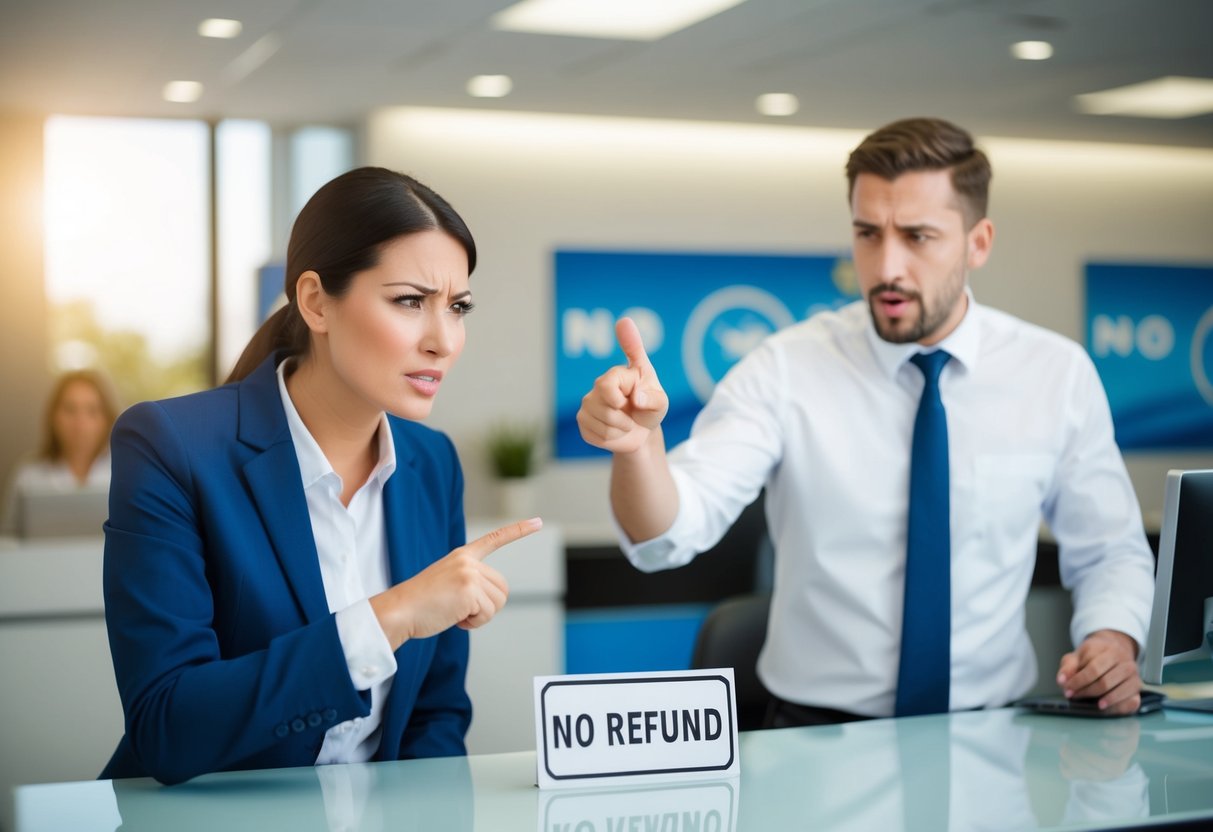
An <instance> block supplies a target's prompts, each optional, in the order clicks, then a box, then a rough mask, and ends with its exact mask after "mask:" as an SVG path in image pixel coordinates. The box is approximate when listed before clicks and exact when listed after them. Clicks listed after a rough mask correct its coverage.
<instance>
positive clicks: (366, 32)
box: [0, 0, 1213, 147]
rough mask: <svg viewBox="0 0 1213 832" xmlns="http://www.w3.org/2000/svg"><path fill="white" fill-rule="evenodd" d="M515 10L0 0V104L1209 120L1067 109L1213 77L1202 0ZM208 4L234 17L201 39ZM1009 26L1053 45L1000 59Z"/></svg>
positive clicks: (1190, 124)
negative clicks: (513, 28) (183, 94)
mask: <svg viewBox="0 0 1213 832" xmlns="http://www.w3.org/2000/svg"><path fill="white" fill-rule="evenodd" d="M512 2H513V0H256V2H242V1H241V0H106V2H97V0H0V110H6V111H17V112H37V113H74V114H120V115H142V116H163V115H182V116H190V117H213V118H225V117H253V118H261V119H267V120H271V121H274V122H280V123H286V124H295V123H308V122H317V121H320V122H339V123H354V122H357V121H359V120H361V119H362V117H364V116H365V115H366V114H367V113H368V112H369V111H371V110H372V109H374V108H377V107H381V106H390V105H415V106H432V107H462V108H479V109H506V110H524V111H537V112H560V113H593V114H606V115H623V116H640V117H660V118H675V119H699V120H712V121H728V122H751V123H760V122H778V123H787V124H799V125H813V126H822V127H846V128H856V129H865V128H871V127H875V126H878V125H879V124H882V123H884V122H886V121H889V120H891V119H893V118H897V117H902V116H907V115H921V114H932V115H941V116H945V117H948V118H952V119H954V120H956V121H958V122H960V123H962V124H964V125H966V126H968V127H970V128H971V129H972V130H974V131H975V132H977V133H978V134H982V135H999V136H1023V137H1035V138H1053V139H1085V140H1095V141H1116V142H1140V143H1149V144H1165V145H1182V146H1197V147H1213V115H1203V116H1196V117H1190V118H1185V119H1171V120H1163V119H1145V118H1131V117H1124V116H1090V115H1084V114H1081V113H1078V112H1076V111H1075V110H1074V109H1073V106H1072V103H1071V101H1072V96H1074V95H1075V94H1078V93H1087V92H1094V91H1098V90H1103V89H1107V88H1110V87H1116V86H1122V85H1126V84H1131V83H1136V82H1140V81H1146V80H1150V79H1154V78H1158V77H1161V76H1165V75H1182V76H1195V77H1203V78H1213V0H748V2H745V3H742V4H741V5H739V6H736V7H734V8H732V9H730V10H727V11H725V12H723V13H721V14H719V15H717V16H715V17H712V18H709V19H707V20H705V21H703V22H701V23H699V24H696V25H694V26H691V27H690V28H687V29H684V30H683V31H680V32H676V33H674V34H672V35H669V36H668V37H666V38H664V39H661V40H658V41H654V42H649V43H642V42H629V41H619V40H598V39H591V38H581V37H561V36H548V35H529V34H518V33H514V32H504V31H498V30H495V29H494V28H492V26H491V25H490V22H489V19H490V17H491V16H492V15H493V14H494V13H495V12H497V11H499V10H500V9H502V8H505V7H507V6H509V5H511V3H512ZM653 2H661V0H653ZM203 17H231V18H236V19H239V20H242V21H243V22H244V31H243V33H242V34H241V35H240V36H239V37H238V38H236V39H234V40H213V39H205V38H201V37H199V36H198V35H197V33H196V29H197V25H198V22H199V21H200V20H201V19H202V18H203ZM1019 40H1048V41H1050V42H1052V43H1053V45H1054V48H1055V50H1056V51H1055V55H1054V57H1053V58H1052V59H1051V60H1047V61H1040V62H1031V61H1018V60H1015V59H1013V58H1012V57H1011V56H1010V54H1009V51H1008V49H1009V46H1010V44H1011V43H1013V42H1015V41H1019ZM275 45H276V47H277V48H276V49H275V48H272V47H273V46H275ZM259 50H260V54H258V53H259ZM267 53H268V57H266V54H267ZM258 57H264V60H263V62H261V63H260V64H259V65H258V62H257V60H256V58H258ZM480 73H504V74H508V75H510V76H511V77H512V78H513V81H514V91H513V92H512V93H511V94H510V95H509V96H508V97H506V98H502V99H474V98H471V97H469V96H468V95H467V93H466V92H465V84H466V82H467V80H468V78H469V77H470V76H472V75H474V74H480ZM181 79H188V80H195V81H200V82H202V83H203V84H204V85H205V92H204V94H203V96H202V98H201V99H200V100H199V101H198V102H196V103H194V104H170V103H167V102H165V101H163V100H162V99H161V90H162V88H163V86H164V84H165V83H166V82H168V81H171V80H181ZM766 92H790V93H794V94H795V95H796V96H798V98H799V99H800V111H799V112H798V113H796V114H795V115H793V116H791V117H789V118H781V119H773V118H770V117H765V116H761V115H759V114H758V113H757V112H756V111H755V109H754V100H755V97H756V96H758V95H759V94H761V93H766Z"/></svg>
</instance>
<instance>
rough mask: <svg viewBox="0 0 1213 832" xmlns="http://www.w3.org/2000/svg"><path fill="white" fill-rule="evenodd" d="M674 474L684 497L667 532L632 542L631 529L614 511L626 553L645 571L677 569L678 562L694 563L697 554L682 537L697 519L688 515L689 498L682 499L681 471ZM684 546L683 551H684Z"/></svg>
mask: <svg viewBox="0 0 1213 832" xmlns="http://www.w3.org/2000/svg"><path fill="white" fill-rule="evenodd" d="M671 473H672V474H673V475H674V483H675V485H676V486H679V487H678V491H679V495H680V499H679V501H678V514H677V515H676V516H675V517H674V522H673V523H671V524H670V527H669V528H668V529H666V531H665V533H664V534H661V535H658V536H657V537H654V538H651V539H649V540H641V541H638V542H635V543H634V542H632V540H631V539H630V538H629V537H628V534H627V532H625V531H624V530H623V527H622V526H620V525H619V521H618V520H617V519H616V518H615V513H614V512H611V525H612V526H614V527H615V536H616V537H617V538H618V539H619V548H620V549H621V550H622V551H623V554H624V555H625V556H626V557H627V559H628V560H629V561H631V563H632V565H633V566H635V567H636V568H637V569H639V570H640V571H642V572H657V571H659V570H661V569H673V568H674V567H676V566H683V565H685V564H687V563H690V561H691V560H692V558H694V557H695V552H694V551H693V550H690V549H685V547H683V546H681V545H680V543H679V541H681V540H684V539H685V538H686V532H687V529H688V527H690V526H691V525H692V524H693V520H692V519H691V518H690V517H689V516H688V515H689V512H688V511H687V506H686V501H685V500H684V499H681V495H682V494H684V493H685V490H684V489H683V488H682V487H681V486H680V485H679V483H678V479H679V477H678V474H679V472H678V471H672V472H671ZM680 550H681V551H680Z"/></svg>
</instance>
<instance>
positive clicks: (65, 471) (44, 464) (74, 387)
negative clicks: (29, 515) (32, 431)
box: [0, 370, 118, 533]
mask: <svg viewBox="0 0 1213 832" xmlns="http://www.w3.org/2000/svg"><path fill="white" fill-rule="evenodd" d="M117 415H118V410H117V407H116V405H115V404H114V396H113V395H112V394H111V392H110V386H109V384H108V383H107V381H106V379H105V378H104V377H103V376H102V375H101V374H100V373H98V372H96V371H95V370H74V371H72V372H69V373H64V374H63V375H62V376H60V377H59V379H58V381H56V382H55V387H54V389H53V390H52V391H51V396H50V399H49V401H48V402H47V406H46V416H45V418H44V419H43V423H42V443H41V445H40V446H39V448H38V452H37V454H36V455H35V456H34V458H33V459H31V460H30V461H29V462H26V463H24V464H23V465H21V466H19V467H18V468H17V472H16V474H15V475H14V476H13V480H12V483H11V484H10V486H9V491H8V500H7V502H6V504H5V513H4V522H3V524H2V525H0V527H2V528H3V529H4V531H5V532H6V533H11V532H14V531H19V529H17V516H16V515H17V504H18V501H19V500H20V497H21V496H22V495H24V494H32V493H45V492H64V493H67V492H72V491H77V490H80V489H89V488H100V489H104V488H105V487H106V486H108V485H109V481H110V457H109V438H110V429H111V428H112V427H113V426H114V417H115V416H117Z"/></svg>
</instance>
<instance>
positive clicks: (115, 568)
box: [101, 356, 471, 783]
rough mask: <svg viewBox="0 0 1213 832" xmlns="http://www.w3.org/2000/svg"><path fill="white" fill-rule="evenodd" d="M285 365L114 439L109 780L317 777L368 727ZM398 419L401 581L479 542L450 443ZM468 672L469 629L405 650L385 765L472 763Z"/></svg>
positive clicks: (394, 551)
mask: <svg viewBox="0 0 1213 832" xmlns="http://www.w3.org/2000/svg"><path fill="white" fill-rule="evenodd" d="M277 358H278V356H271V357H270V358H269V359H267V360H266V361H265V362H263V363H262V364H261V366H259V367H258V368H257V369H256V370H255V371H254V372H253V373H252V374H251V375H250V376H248V378H246V379H245V380H243V381H241V382H238V383H235V384H229V385H226V386H224V387H220V388H217V389H214V390H208V391H205V392H202V393H197V394H194V395H191V396H184V397H182V398H178V399H170V400H166V401H160V402H144V403H142V404H138V405H136V406H134V407H132V408H131V409H130V410H128V411H126V413H124V414H123V415H122V417H121V418H120V419H119V420H118V422H117V424H116V425H115V426H114V433H113V438H112V455H113V457H112V464H113V476H112V481H111V485H110V517H109V521H108V522H107V523H106V524H105V570H104V587H105V613H106V616H105V617H106V624H107V627H108V630H109V640H110V649H111V651H112V653H113V660H114V673H115V675H116V677H117V682H118V693H119V696H120V697H121V699H122V707H123V711H124V713H125V721H126V726H125V727H126V734H125V736H124V737H123V738H122V740H121V742H119V744H118V748H117V750H116V751H115V752H114V755H113V757H112V758H111V759H110V761H109V764H108V765H107V766H106V767H105V770H104V771H103V772H102V774H101V776H102V777H103V778H116V777H140V776H148V775H150V776H152V777H155V778H156V779H157V780H159V781H161V782H163V783H177V782H181V781H183V780H187V779H189V778H191V777H194V776H196V775H198V774H203V773H205V772H210V771H223V770H229V769H256V768H277V767H283V766H304V765H312V764H313V763H314V762H315V760H316V756H317V754H318V753H319V751H320V747H321V745H322V743H323V742H324V735H325V732H326V731H327V730H328V729H329V728H331V727H332V726H333V725H335V724H337V723H340V722H344V721H345V720H349V719H353V718H354V717H358V716H366V715H367V714H368V713H370V695H369V692H368V691H362V692H360V691H357V690H355V689H354V685H353V683H352V682H351V680H350V673H349V670H348V668H347V666H346V660H345V655H344V653H343V651H342V648H341V642H340V640H339V639H338V636H337V626H336V620H335V618H334V616H333V614H332V613H330V612H329V610H328V603H327V601H326V598H325V594H324V584H323V581H322V579H321V576H320V566H319V561H318V558H317V554H316V545H315V542H314V540H313V538H312V526H311V520H310V519H309V516H308V510H307V502H306V499H305V497H304V493H303V485H302V480H301V476H300V473H299V461H298V458H297V457H296V455H295V446H294V443H293V442H292V441H291V435H290V430H289V428H288V426H287V421H286V413H285V411H284V410H283V407H282V400H281V398H280V396H279V393H278V379H277V376H276V374H275V371H274V368H275V366H276V361H275V360H276V359H277ZM388 421H389V423H390V425H391V430H392V437H393V439H394V440H395V444H396V470H395V472H394V473H393V474H392V476H391V477H390V478H389V479H388V481H387V483H386V485H385V487H384V491H383V500H384V517H385V524H386V527H387V541H388V547H387V548H388V559H389V561H390V571H391V580H392V581H393V582H394V583H397V582H400V581H403V580H405V579H407V578H410V577H412V576H413V575H416V574H417V573H418V572H420V571H421V570H422V569H424V568H425V567H427V566H428V565H429V564H431V563H432V562H434V561H435V560H437V559H439V558H441V557H443V556H444V555H446V554H447V553H448V552H449V551H450V550H452V549H454V548H456V547H458V546H461V545H463V543H464V542H465V530H464V519H463V475H462V472H461V471H460V467H459V460H458V457H457V456H456V454H455V449H454V446H453V445H452V444H451V442H450V440H449V439H448V438H447V437H445V436H444V435H442V434H441V433H438V432H436V431H433V430H431V429H429V428H425V427H422V426H421V425H418V424H415V423H413V422H408V421H404V420H402V419H397V418H395V417H393V416H389V417H388ZM467 656H468V638H467V633H466V632H465V631H463V630H461V629H459V628H458V627H452V628H451V629H449V630H447V631H446V632H444V633H441V634H440V635H437V636H434V637H432V638H427V639H414V640H410V641H406V642H405V643H404V644H403V645H402V646H401V647H400V649H399V650H397V651H396V663H397V671H396V676H395V678H394V680H393V682H392V687H391V694H390V697H389V699H388V701H387V703H386V705H385V709H384V712H383V724H382V738H381V739H380V743H379V750H378V752H377V753H376V755H375V759H377V760H393V759H404V758H411V757H439V756H449V755H455V754H464V753H465V748H464V744H463V737H464V734H465V733H466V732H467V727H468V724H469V723H470V721H471V703H470V701H469V699H468V696H467V693H466V691H465V689H464V676H465V673H466V670H467Z"/></svg>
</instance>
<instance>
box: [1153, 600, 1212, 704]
mask: <svg viewBox="0 0 1213 832" xmlns="http://www.w3.org/2000/svg"><path fill="white" fill-rule="evenodd" d="M1210 609H1213V598H1210V599H1208V600H1206V601H1205V612H1206V613H1207V612H1208V611H1209V610H1210ZM1206 626H1207V628H1208V629H1207V631H1206V632H1205V644H1206V645H1208V647H1209V651H1210V653H1211V654H1213V621H1209V622H1207V624H1206ZM1209 661H1210V662H1213V655H1210V656H1209ZM1163 707H1164V708H1167V709H1168V710H1172V711H1199V712H1200V713H1206V714H1213V699H1171V698H1170V697H1168V698H1167V700H1166V702H1164V703H1163Z"/></svg>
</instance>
